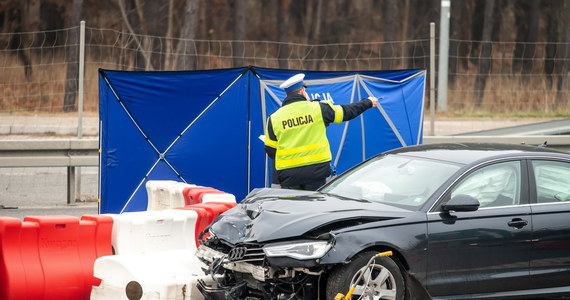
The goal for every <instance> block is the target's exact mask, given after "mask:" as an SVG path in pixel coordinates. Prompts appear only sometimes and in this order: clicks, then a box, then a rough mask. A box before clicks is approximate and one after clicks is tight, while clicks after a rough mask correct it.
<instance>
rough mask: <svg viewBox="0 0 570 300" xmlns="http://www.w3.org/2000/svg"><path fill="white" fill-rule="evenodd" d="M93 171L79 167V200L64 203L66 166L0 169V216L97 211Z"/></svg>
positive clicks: (79, 213)
mask: <svg viewBox="0 0 570 300" xmlns="http://www.w3.org/2000/svg"><path fill="white" fill-rule="evenodd" d="M97 172H98V171H97V168H96V167H83V168H81V180H80V189H79V191H80V198H79V199H80V200H81V201H80V202H74V203H71V204H69V205H68V204H67V169H66V168H59V167H50V168H0V216H9V217H16V218H20V219H23V218H24V217H26V216H43V215H71V216H76V217H80V216H82V215H85V214H97V213H98V204H97V195H98V192H97V190H98V188H97V187H98V173H97Z"/></svg>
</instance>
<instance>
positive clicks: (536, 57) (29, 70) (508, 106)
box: [0, 27, 570, 133]
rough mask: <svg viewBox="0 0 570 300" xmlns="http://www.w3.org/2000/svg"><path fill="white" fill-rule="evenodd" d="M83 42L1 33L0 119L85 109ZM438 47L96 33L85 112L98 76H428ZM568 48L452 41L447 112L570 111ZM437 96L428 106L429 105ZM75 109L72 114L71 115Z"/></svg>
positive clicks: (94, 97) (89, 50) (54, 34)
mask: <svg viewBox="0 0 570 300" xmlns="http://www.w3.org/2000/svg"><path fill="white" fill-rule="evenodd" d="M78 35H79V27H71V28H66V29H62V30H53V31H40V32H24V33H4V34H0V70H1V72H0V93H1V94H0V95H1V96H0V114H12V113H43V112H47V113H60V112H64V111H67V112H69V111H71V112H73V111H76V110H77V100H76V99H77V72H78V71H77V70H78V69H77V61H78V55H77V53H78V50H77V49H78V47H79V37H78ZM429 45H430V41H429V38H426V39H420V40H408V41H392V42H374V43H372V42H371V43H339V44H321V45H310V44H298V43H281V42H272V41H232V40H187V39H178V38H165V37H159V36H148V35H136V34H130V33H127V32H120V31H116V30H111V29H101V28H92V27H87V28H86V34H85V85H84V87H85V88H84V89H85V92H84V97H85V98H84V99H85V100H84V108H83V109H84V111H85V112H86V113H87V114H90V113H91V114H93V115H97V113H98V72H97V70H98V69H99V68H104V69H113V70H137V71H141V70H145V71H167V70H168V71H174V70H199V69H217V68H231V67H242V66H247V65H253V66H257V67H266V68H286V69H297V70H319V71H348V70H382V69H386V70H388V69H427V70H428V71H429V53H430V51H429V50H430V49H429ZM567 47H568V45H565V44H555V43H554V44H553V43H512V42H486V43H484V42H480V41H465V40H450V53H449V84H448V99H449V100H448V109H449V110H450V111H452V112H454V111H458V112H474V111H484V112H489V113H491V114H492V113H499V112H521V113H552V112H561V113H564V112H568V111H569V107H570V105H569V103H568V100H567V99H568V97H567V95H568V87H567V84H566V81H567V72H568V70H567V69H568V68H567V65H568V57H565V56H564V55H561V51H560V49H566V48H567ZM436 53H437V51H436ZM521 53H522V55H521ZM436 59H437V55H436ZM426 87H429V85H428V86H426ZM428 94H429V93H426V101H430V99H429V95H428ZM66 99H67V100H66ZM70 100H71V102H67V101H70ZM66 105H72V106H71V109H67V110H66ZM0 133H1V132H0Z"/></svg>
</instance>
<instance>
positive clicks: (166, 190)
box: [145, 180, 196, 210]
mask: <svg viewBox="0 0 570 300" xmlns="http://www.w3.org/2000/svg"><path fill="white" fill-rule="evenodd" d="M145 186H146V189H147V194H148V204H147V210H163V209H169V208H175V207H182V206H184V205H185V202H184V194H183V191H184V189H185V188H187V187H194V186H196V185H194V184H189V183H184V182H178V181H173V180H149V181H147V183H146V185H145Z"/></svg>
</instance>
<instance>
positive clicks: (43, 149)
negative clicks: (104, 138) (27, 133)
mask: <svg viewBox="0 0 570 300" xmlns="http://www.w3.org/2000/svg"><path fill="white" fill-rule="evenodd" d="M97 166H99V140H98V139H65V140H63V139H62V140H5V141H0V167H8V168H10V167H67V204H71V203H73V202H74V200H75V199H73V198H74V197H75V173H76V172H75V171H76V167H97Z"/></svg>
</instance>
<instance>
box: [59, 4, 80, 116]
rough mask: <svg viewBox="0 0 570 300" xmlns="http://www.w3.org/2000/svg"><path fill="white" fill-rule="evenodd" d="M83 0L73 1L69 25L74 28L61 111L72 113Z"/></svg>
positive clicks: (70, 42) (70, 41) (70, 39)
mask: <svg viewBox="0 0 570 300" xmlns="http://www.w3.org/2000/svg"><path fill="white" fill-rule="evenodd" d="M82 8H83V0H73V8H72V12H71V25H72V26H75V27H74V28H73V29H72V30H71V32H70V35H71V36H70V37H69V45H70V46H68V47H69V51H68V52H67V75H66V81H65V96H64V99H63V111H64V112H72V111H74V110H75V103H76V99H77V77H78V75H79V71H78V70H79V63H78V60H79V49H78V45H79V27H78V26H79V22H80V21H81V9H82Z"/></svg>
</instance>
